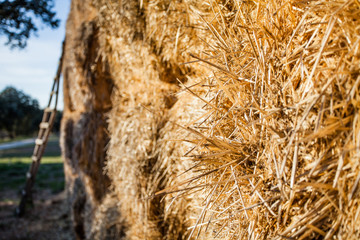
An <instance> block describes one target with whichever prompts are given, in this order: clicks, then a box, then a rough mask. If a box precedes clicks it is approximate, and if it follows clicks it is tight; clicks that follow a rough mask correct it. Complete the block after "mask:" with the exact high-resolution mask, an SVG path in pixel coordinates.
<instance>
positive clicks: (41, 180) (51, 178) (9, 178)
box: [0, 137, 64, 193]
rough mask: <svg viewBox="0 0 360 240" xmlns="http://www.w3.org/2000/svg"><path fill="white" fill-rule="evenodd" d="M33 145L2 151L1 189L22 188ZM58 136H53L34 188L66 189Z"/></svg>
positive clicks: (57, 190)
mask: <svg viewBox="0 0 360 240" xmlns="http://www.w3.org/2000/svg"><path fill="white" fill-rule="evenodd" d="M32 151H33V145H30V146H23V147H19V148H13V149H8V150H2V151H0V176H1V178H0V191H6V190H9V189H19V190H20V189H21V188H22V187H23V186H24V184H25V180H26V178H25V175H26V172H27V171H28V169H29V167H30V164H31V155H32ZM60 155H61V152H60V147H59V139H58V137H51V138H50V140H49V142H48V145H47V147H46V150H45V153H44V156H43V158H42V160H41V164H40V167H39V170H38V173H37V176H36V181H35V186H34V189H35V190H36V189H40V190H44V189H50V190H51V192H52V193H57V192H60V191H62V190H63V189H64V171H63V163H62V159H61V156H60Z"/></svg>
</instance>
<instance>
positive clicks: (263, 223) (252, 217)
mask: <svg viewBox="0 0 360 240" xmlns="http://www.w3.org/2000/svg"><path fill="white" fill-rule="evenodd" d="M209 5H210V6H211V8H212V10H213V11H212V14H208V15H204V16H201V14H200V15H199V17H200V18H201V19H203V23H204V26H206V27H207V28H208V32H209V35H210V36H211V37H210V39H211V40H212V41H214V42H215V43H214V44H211V45H210V44H209V47H208V48H207V49H206V50H205V51H203V52H202V53H201V54H200V55H199V56H194V57H195V58H196V59H198V60H200V61H201V62H202V63H203V64H205V65H207V66H208V67H209V68H210V69H211V71H212V73H211V74H210V75H208V76H204V79H206V80H204V81H203V82H202V84H199V85H197V86H198V88H199V86H202V87H201V88H202V91H206V92H207V94H206V95H203V96H202V98H203V102H205V105H206V106H205V108H206V109H207V111H208V112H207V113H208V114H207V115H206V116H205V117H204V118H202V119H199V120H198V121H196V122H195V123H194V124H193V126H192V128H191V130H190V131H192V132H193V133H194V134H195V135H196V139H197V141H196V150H197V152H194V154H193V158H194V161H195V163H196V167H195V170H197V171H199V174H198V176H197V177H192V178H189V180H188V181H186V182H185V183H184V186H182V187H179V186H174V188H171V189H168V191H170V192H171V191H172V190H177V191H178V190H181V191H188V192H189V191H194V189H196V191H200V193H198V194H201V195H202V196H203V197H204V199H203V202H201V204H200V205H199V207H200V208H201V214H199V215H198V216H196V219H197V220H196V224H194V225H193V226H192V227H191V228H190V230H191V232H190V236H192V237H194V238H196V237H199V238H202V237H204V238H207V237H215V238H219V239H359V238H360V216H359V214H360V207H359V197H360V196H359V191H358V187H359V186H358V184H359V180H360V162H359V156H360V155H359V147H360V139H359V134H360V131H359V127H360V125H359V124H360V119H359V113H360V112H359V107H360V105H359V100H360V95H359V83H360V4H359V2H358V1H265V2H263V1H224V2H215V1H209ZM193 91H196V89H194V90H193Z"/></svg>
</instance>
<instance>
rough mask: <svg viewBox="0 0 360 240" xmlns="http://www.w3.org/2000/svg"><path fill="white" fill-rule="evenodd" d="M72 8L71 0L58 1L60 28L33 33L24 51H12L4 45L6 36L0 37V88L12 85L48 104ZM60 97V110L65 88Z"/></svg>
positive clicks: (41, 29)
mask: <svg viewBox="0 0 360 240" xmlns="http://www.w3.org/2000/svg"><path fill="white" fill-rule="evenodd" d="M69 10H70V0H55V11H56V16H57V18H59V19H60V20H61V23H60V27H59V28H57V29H55V30H53V29H50V28H46V27H41V26H40V28H39V31H38V37H36V36H32V37H31V38H30V40H29V41H28V45H27V47H26V48H25V49H24V50H18V49H13V50H10V48H9V47H8V46H5V45H4V43H5V42H6V37H4V36H1V37H0V91H2V90H3V89H4V88H5V87H6V86H13V87H15V88H17V89H20V90H22V91H24V92H25V93H26V94H28V95H30V96H31V97H33V98H35V99H37V100H38V101H39V103H40V106H41V107H42V108H43V107H45V106H46V105H47V103H48V100H49V93H50V90H51V86H52V82H53V79H54V77H55V73H56V68H57V64H58V61H59V57H60V52H61V43H62V41H63V39H64V37H65V25H66V19H67V15H68V13H69ZM60 85H62V83H61V84H60ZM59 100H60V101H59V104H58V109H63V96H62V91H61V94H60V99H59Z"/></svg>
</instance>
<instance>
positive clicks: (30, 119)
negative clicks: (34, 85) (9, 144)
mask: <svg viewBox="0 0 360 240" xmlns="http://www.w3.org/2000/svg"><path fill="white" fill-rule="evenodd" d="M41 117H42V112H41V110H40V107H39V103H38V101H37V100H35V99H32V98H31V97H30V96H28V95H26V94H25V93H23V92H22V91H19V90H17V89H15V88H13V87H7V88H5V89H4V90H3V91H2V92H1V93H0V129H1V130H5V131H6V132H7V133H8V134H9V136H10V137H11V138H13V137H15V136H17V135H29V134H32V133H34V132H36V131H37V129H38V126H39V123H40V121H41Z"/></svg>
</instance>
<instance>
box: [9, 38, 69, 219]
mask: <svg viewBox="0 0 360 240" xmlns="http://www.w3.org/2000/svg"><path fill="white" fill-rule="evenodd" d="M64 50H65V41H63V43H62V51H61V57H60V61H59V63H58V68H57V71H56V76H55V78H54V82H53V85H52V89H51V92H50V98H49V102H48V105H47V107H46V108H45V109H44V113H43V117H42V121H41V123H40V129H39V133H38V136H37V139H36V140H35V147H34V152H33V154H32V157H31V159H32V162H31V165H30V168H29V171H28V172H27V174H26V183H25V187H24V188H23V190H22V191H21V200H20V203H19V206H18V207H17V208H16V215H17V216H19V217H21V216H23V215H24V214H25V208H26V206H27V205H32V203H33V201H32V187H33V185H34V183H35V178H36V174H37V171H38V169H39V165H40V162H41V157H42V156H43V154H44V151H45V147H46V144H47V141H48V138H49V134H50V131H51V129H52V127H53V125H54V121H55V116H56V107H57V103H58V95H59V83H60V76H61V69H62V64H63V58H64Z"/></svg>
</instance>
